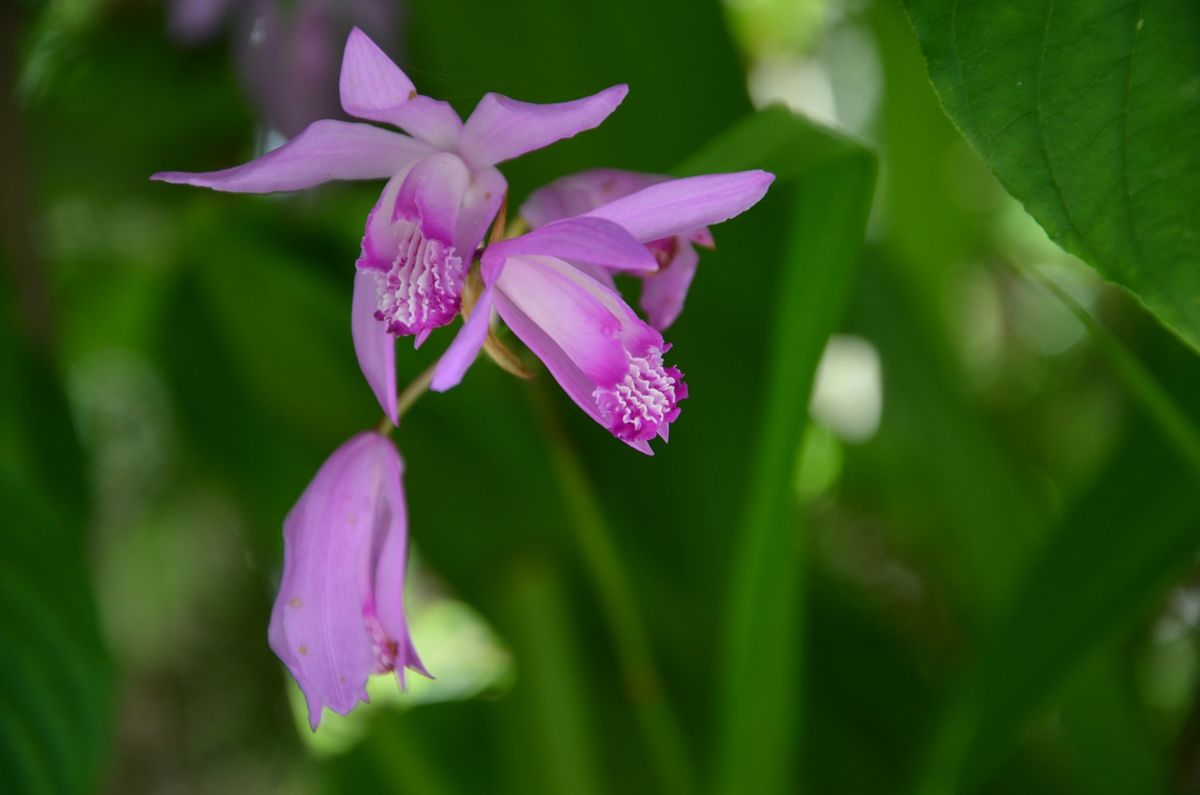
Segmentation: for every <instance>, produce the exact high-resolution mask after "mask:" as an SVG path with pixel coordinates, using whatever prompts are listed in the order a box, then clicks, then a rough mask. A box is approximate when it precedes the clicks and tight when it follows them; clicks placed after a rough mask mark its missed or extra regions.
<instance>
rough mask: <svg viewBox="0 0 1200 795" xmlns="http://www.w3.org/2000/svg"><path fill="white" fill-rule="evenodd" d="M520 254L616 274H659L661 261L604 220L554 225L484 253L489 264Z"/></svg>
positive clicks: (620, 229)
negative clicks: (574, 263) (541, 256)
mask: <svg viewBox="0 0 1200 795" xmlns="http://www.w3.org/2000/svg"><path fill="white" fill-rule="evenodd" d="M519 254H537V255H544V256H549V257H557V258H558V259H565V260H570V261H572V262H582V263H584V264H587V265H598V266H601V267H604V268H609V269H612V270H628V271H655V270H658V261H657V260H656V259H655V258H654V255H653V254H651V253H650V252H649V251H648V250H647V249H646V247H645V246H643V245H642V244H641V243H639V242H637V241H636V240H634V239H633V238H632V237H630V235H629V233H628V232H626V231H625V230H624V229H622V228H621V227H620V226H618V225H617V224H614V223H612V222H611V221H605V220H603V219H600V218H586V217H584V218H564V219H563V220H561V221H554V222H552V223H549V224H547V225H546V226H543V227H539V228H538V229H535V230H533V231H532V232H527V233H526V234H524V235H521V236H520V237H515V238H513V239H511V240H504V241H501V242H499V243H494V244H492V245H491V246H489V247H488V249H487V250H486V251H485V252H484V259H485V262H486V261H488V260H494V259H496V258H498V257H511V256H516V255H519Z"/></svg>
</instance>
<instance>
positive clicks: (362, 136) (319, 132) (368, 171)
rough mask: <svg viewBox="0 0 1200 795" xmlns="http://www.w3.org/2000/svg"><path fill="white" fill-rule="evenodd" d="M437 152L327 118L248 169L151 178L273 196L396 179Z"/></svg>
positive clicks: (366, 127)
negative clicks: (335, 183) (325, 185)
mask: <svg viewBox="0 0 1200 795" xmlns="http://www.w3.org/2000/svg"><path fill="white" fill-rule="evenodd" d="M431 151H432V147H430V146H429V144H426V143H424V142H422V141H417V140H415V139H413V138H409V137H408V136H406V135H401V134H400V133H395V132H389V131H388V130H383V129H380V128H378V127H372V126H371V125H369V124H356V123H354V122H344V121H332V120H329V119H325V120H322V121H317V122H313V123H312V124H310V125H309V126H308V127H307V128H306V129H305V130H304V132H302V133H300V134H299V135H297V136H296V137H295V138H293V139H292V140H290V141H288V142H287V143H286V144H284V145H283V146H281V147H279V148H278V149H275V150H273V151H271V152H268V153H267V154H265V155H263V156H262V157H260V158H258V159H256V160H251V161H250V162H249V163H246V164H244V165H241V166H234V167H233V168H226V169H222V170H221V171H208V172H203V173H188V172H183V171H165V172H161V173H158V174H155V175H154V176H153V177H151V179H155V180H159V181H161V182H173V183H176V184H181V185H195V186H197V187H202V188H212V189H213V190H220V191H233V192H235V193H272V192H275V191H288V190H300V189H302V188H310V187H312V186H313V185H320V184H321V183H323V182H330V181H332V180H338V179H381V178H384V177H390V176H392V175H393V174H395V173H396V172H398V171H402V170H404V169H406V168H408V167H409V166H410V165H411V164H412V163H413V162H415V161H416V160H417V159H419V158H421V157H423V156H424V155H427V154H429V153H430V152H431Z"/></svg>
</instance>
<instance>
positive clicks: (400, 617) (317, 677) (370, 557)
mask: <svg viewBox="0 0 1200 795" xmlns="http://www.w3.org/2000/svg"><path fill="white" fill-rule="evenodd" d="M403 469H404V464H403V462H402V461H401V460H400V455H399V453H397V452H396V448H395V446H393V444H392V443H391V442H390V441H389V440H388V439H386V438H385V437H383V436H381V435H379V434H378V433H373V432H370V433H361V434H359V435H358V436H355V437H354V438H353V439H351V440H350V441H348V442H346V443H345V444H343V445H342V446H341V447H339V448H338V449H337V450H336V451H335V452H334V453H333V455H331V456H330V457H329V459H328V460H326V461H325V463H324V464H323V465H322V466H321V469H320V471H318V472H317V475H316V477H314V478H313V480H312V482H311V483H309V484H308V488H306V489H305V490H304V493H303V494H302V495H300V500H299V502H297V503H296V506H295V507H294V508H293V509H292V511H291V513H289V514H288V516H287V519H286V520H285V521H284V524H283V537H284V564H283V582H281V583H280V585H279V595H278V596H276V598H275V606H274V608H273V609H272V611H271V626H270V631H269V633H268V634H269V638H270V643H271V649H272V650H273V651H274V652H275V654H276V655H278V657H279V659H280V660H282V661H283V662H284V664H285V665H287V667H288V670H289V671H291V674H292V676H293V677H294V678H295V679H296V682H298V683H299V685H300V689H301V690H303V691H304V697H305V699H306V700H307V702H308V722H309V724H310V725H311V726H312V728H313V731H316V729H317V726H318V725H319V724H320V723H321V711H322V710H323V709H324V708H325V707H329V708H330V709H332V710H333V711H334V712H337V713H339V714H341V715H345V714H346V713H348V712H349V711H350V710H351V709H353V708H354V706H355V704H357V703H358V702H359V701H360V700H361V701H366V700H367V692H366V683H367V677H368V676H369V675H370V674H381V673H387V672H389V671H395V672H396V678H397V680H398V681H399V683H400V686H401V687H404V670H405V669H406V668H407V669H410V670H412V671H416V672H417V673H419V674H421V675H423V676H429V674H428V672H426V670H425V668H424V667H423V666H422V665H421V660H420V659H419V658H418V657H417V652H416V649H414V648H413V644H412V640H411V638H410V637H409V634H408V623H407V622H406V620H405V617H404V573H405V563H406V557H407V544H408V516H407V512H406V511H405V505H404V489H403V485H402V483H401V477H402V474H403Z"/></svg>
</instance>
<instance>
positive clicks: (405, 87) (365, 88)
mask: <svg viewBox="0 0 1200 795" xmlns="http://www.w3.org/2000/svg"><path fill="white" fill-rule="evenodd" d="M338 91H339V92H340V94H341V97H342V108H343V109H344V110H345V111H346V112H347V113H349V114H350V115H351V116H357V117H358V118H360V119H370V120H371V121H383V122H386V121H389V119H388V118H387V114H388V112H389V111H391V110H393V109H394V108H397V107H399V106H400V105H402V104H404V103H405V102H408V101H409V100H410V99H412V98H413V97H415V96H417V89H416V86H414V85H413V83H412V81H411V80H409V79H408V75H406V74H404V72H403V70H401V69H400V67H399V66H396V64H395V63H394V62H393V61H392V59H391V58H389V57H388V56H387V54H386V53H385V52H384V51H383V50H381V49H380V48H379V45H378V44H376V43H375V42H373V41H371V37H370V36H368V35H367V34H366V33H363V32H362V30H360V29H359V28H354V29H353V30H351V31H350V36H349V37H348V38H347V39H346V50H345V52H344V53H343V55H342V74H341V76H340V77H339V79H338Z"/></svg>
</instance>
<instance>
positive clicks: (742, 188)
mask: <svg viewBox="0 0 1200 795" xmlns="http://www.w3.org/2000/svg"><path fill="white" fill-rule="evenodd" d="M773 179H774V177H773V176H772V175H771V174H768V173H767V172H765V171H743V172H739V173H735V174H711V175H707V176H701V177H689V178H686V179H678V180H671V181H668V182H661V183H658V184H655V185H651V186H649V187H647V188H643V189H642V190H640V191H637V192H635V193H631V194H629V195H627V196H624V197H622V198H620V199H616V200H615V201H612V202H609V203H607V204H603V205H601V206H599V207H596V208H595V209H592V210H590V211H588V212H587V213H585V214H583V215H579V216H574V217H571V218H563V219H560V220H557V221H552V222H550V223H548V224H546V225H545V226H542V227H540V228H538V229H535V230H533V231H531V232H529V233H527V234H524V235H521V236H520V237H516V238H512V239H511V240H504V241H501V242H498V243H493V244H492V245H490V246H488V247H487V248H486V249H485V250H484V252H483V263H482V269H481V270H482V276H483V282H484V288H483V291H482V292H481V294H480V296H479V300H478V302H477V303H476V305H475V308H474V309H473V310H472V311H471V315H470V317H469V318H467V321H466V323H464V324H463V327H462V329H461V330H460V331H459V333H458V336H457V337H455V339H454V342H453V343H451V345H450V348H449V349H448V350H447V351H446V353H445V355H444V356H443V357H442V359H441V361H439V362H438V365H437V369H436V370H435V372H434V376H433V381H432V384H431V387H432V388H433V389H434V390H436V391H439V392H443V391H445V390H447V389H450V388H452V387H454V386H455V385H456V384H458V383H459V381H461V380H462V377H463V374H464V373H465V372H466V370H467V368H468V367H470V365H471V363H472V362H473V361H474V360H475V357H476V356H477V355H478V353H479V350H480V348H481V347H482V346H483V343H484V341H485V339H486V337H487V333H488V327H489V322H490V314H491V309H492V308H494V309H495V310H496V311H497V313H498V314H499V315H500V318H501V319H502V320H503V321H504V322H505V324H506V325H507V326H508V327H509V328H510V329H512V331H513V333H514V334H516V335H517V337H518V338H519V339H520V340H521V341H522V342H523V343H525V345H526V346H528V347H529V349H530V350H532V351H533V352H534V353H535V354H536V355H537V356H538V358H540V359H541V360H542V362H543V363H545V365H546V368H547V369H548V370H549V371H550V374H551V375H553V376H554V379H555V380H556V381H557V382H558V383H559V385H560V386H561V387H562V388H563V389H564V390H565V391H566V392H567V394H568V395H570V397H571V399H572V400H574V401H575V403H576V404H577V405H578V406H579V407H580V408H581V409H583V410H584V411H585V412H586V413H587V414H588V415H589V416H590V417H592V419H594V420H596V422H598V423H600V424H601V425H602V426H604V427H605V428H606V429H607V430H608V431H609V432H610V433H612V434H613V435H614V436H616V437H617V438H618V439H620V440H621V441H623V442H625V443H626V444H628V445H629V446H630V447H632V448H634V449H635V450H638V451H640V452H643V453H646V454H647V455H652V454H653V453H652V451H651V449H650V440H651V439H653V438H655V437H656V436H657V437H660V438H661V439H663V441H666V440H667V438H668V429H669V427H670V424H671V423H672V422H674V421H675V419H676V418H677V417H678V416H679V406H678V404H679V401H681V400H683V399H684V398H685V397H687V386H686V384H684V381H683V376H682V374H681V373H680V372H679V370H678V369H676V368H674V367H669V366H666V365H665V364H664V363H663V354H664V353H666V352H667V350H669V348H670V346H669V345H667V344H666V343H665V342H664V340H663V337H662V333H661V332H660V331H659V330H658V329H656V328H654V327H653V326H651V325H650V324H648V323H646V322H645V321H643V320H642V319H641V318H639V317H638V316H637V313H635V312H634V311H633V310H632V309H631V308H630V307H629V305H628V304H626V303H625V301H624V300H623V299H622V298H621V295H620V294H619V293H618V292H617V291H616V290H615V289H613V288H612V287H610V286H609V285H608V284H605V283H604V282H602V281H601V280H598V279H595V278H593V277H592V276H590V275H588V273H589V272H592V271H594V270H595V269H603V270H608V271H614V270H615V271H629V272H634V273H651V272H654V271H655V270H656V269H657V268H658V262H657V260H656V259H655V257H654V255H653V254H652V253H651V251H650V250H649V249H648V248H647V247H646V245H645V244H646V243H648V242H650V241H654V240H663V239H667V238H671V237H674V236H676V235H680V234H684V233H686V232H687V231H688V230H694V229H701V228H704V227H707V226H709V225H711V224H717V223H720V222H721V221H725V220H727V219H729V218H732V217H734V216H735V215H738V214H740V213H742V212H744V211H745V210H747V209H749V208H750V207H752V206H754V204H756V203H757V202H758V200H759V199H761V198H762V197H763V195H765V194H766V191H767V187H768V186H769V185H770V184H771V181H772V180H773Z"/></svg>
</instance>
